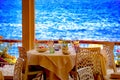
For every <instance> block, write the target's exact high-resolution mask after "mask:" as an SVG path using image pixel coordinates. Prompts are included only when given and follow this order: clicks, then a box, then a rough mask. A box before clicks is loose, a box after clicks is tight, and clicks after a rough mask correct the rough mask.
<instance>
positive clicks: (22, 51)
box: [18, 47, 43, 80]
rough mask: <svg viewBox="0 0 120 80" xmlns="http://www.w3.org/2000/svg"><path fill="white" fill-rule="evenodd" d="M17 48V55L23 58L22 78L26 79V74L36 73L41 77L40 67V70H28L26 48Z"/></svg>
mask: <svg viewBox="0 0 120 80" xmlns="http://www.w3.org/2000/svg"><path fill="white" fill-rule="evenodd" d="M18 50H19V57H21V58H23V59H24V65H23V70H22V73H23V74H24V80H28V76H32V75H37V74H39V77H40V78H41V77H42V75H43V70H42V68H41V70H30V66H29V65H28V60H27V53H26V50H25V49H24V48H23V47H18ZM37 77H38V76H37Z"/></svg>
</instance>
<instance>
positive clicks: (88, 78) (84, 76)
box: [77, 67, 94, 80]
mask: <svg viewBox="0 0 120 80" xmlns="http://www.w3.org/2000/svg"><path fill="white" fill-rule="evenodd" d="M77 72H78V80H94V76H93V72H92V69H91V67H83V68H80V69H78V71H77Z"/></svg>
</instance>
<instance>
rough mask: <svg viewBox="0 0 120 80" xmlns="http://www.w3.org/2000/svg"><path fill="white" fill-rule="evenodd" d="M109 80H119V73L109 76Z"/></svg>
mask: <svg viewBox="0 0 120 80" xmlns="http://www.w3.org/2000/svg"><path fill="white" fill-rule="evenodd" d="M110 78H111V79H120V72H119V73H118V72H117V73H112V74H111V75H110Z"/></svg>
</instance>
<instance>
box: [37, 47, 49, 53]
mask: <svg viewBox="0 0 120 80" xmlns="http://www.w3.org/2000/svg"><path fill="white" fill-rule="evenodd" d="M36 50H37V51H38V52H46V51H47V50H48V49H47V48H46V47H44V46H40V47H37V49H36Z"/></svg>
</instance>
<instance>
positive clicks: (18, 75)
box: [13, 58, 24, 80]
mask: <svg viewBox="0 0 120 80" xmlns="http://www.w3.org/2000/svg"><path fill="white" fill-rule="evenodd" d="M23 61H24V60H23V59H22V58H18V59H17V61H16V63H15V67H14V75H13V80H22V67H23Z"/></svg>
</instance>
